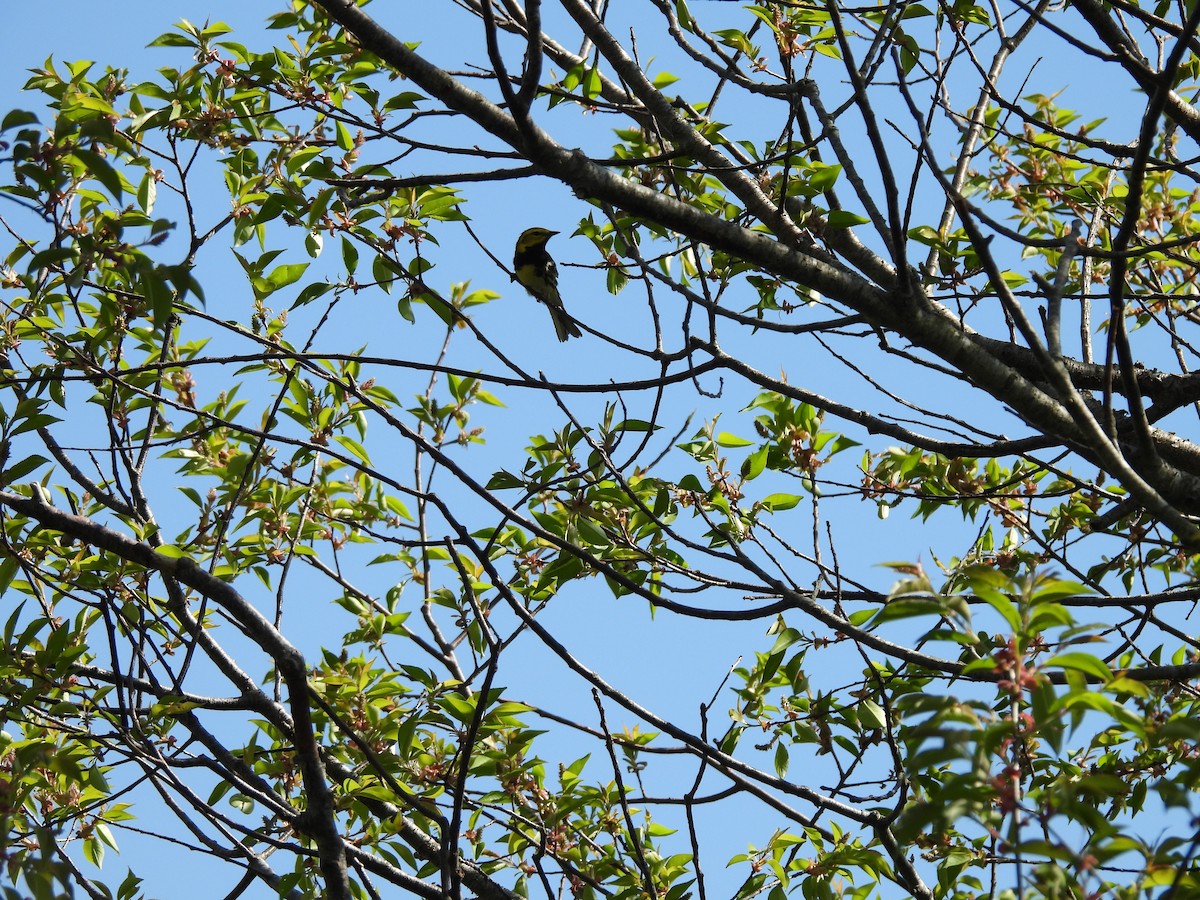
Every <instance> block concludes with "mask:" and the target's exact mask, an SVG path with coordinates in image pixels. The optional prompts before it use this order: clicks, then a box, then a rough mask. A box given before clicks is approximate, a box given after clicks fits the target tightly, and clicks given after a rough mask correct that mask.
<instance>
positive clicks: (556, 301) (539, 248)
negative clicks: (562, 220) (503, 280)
mask: <svg viewBox="0 0 1200 900" xmlns="http://www.w3.org/2000/svg"><path fill="white" fill-rule="evenodd" d="M556 234H558V232H557V231H550V230H548V229H546V228H526V229H525V230H524V231H522V232H521V236H520V237H519V238H517V249H516V252H515V253H514V254H513V273H514V274H515V275H516V276H517V281H519V282H520V283H521V285H522V286H523V287H524V288H525V290H527V291H529V293H530V295H531V296H532V297H534V298H535V299H536V300H537V301H538V302H540V303H544V304H545V306H546V309H548V310H550V318H551V319H552V320H553V321H554V333H555V334H557V335H558V339H559V340H560V341H565V340H566V339H567V338H570V337H579V336H580V331H579V326H578V325H576V324H575V321H574V320H573V319H572V318H571V317H570V316H569V315H568V314H567V308H566V307H565V306H563V301H562V297H561V296H559V293H558V266H556V265H555V264H554V260H553V259H551V258H550V254H549V253H548V252H546V242H547V241H548V240H550V238H552V237H554V235H556Z"/></svg>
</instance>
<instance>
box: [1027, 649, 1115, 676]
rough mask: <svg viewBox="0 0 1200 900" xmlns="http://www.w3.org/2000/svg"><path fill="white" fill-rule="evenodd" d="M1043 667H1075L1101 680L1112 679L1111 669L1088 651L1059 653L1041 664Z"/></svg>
mask: <svg viewBox="0 0 1200 900" xmlns="http://www.w3.org/2000/svg"><path fill="white" fill-rule="evenodd" d="M1041 668H1043V669H1052V668H1057V669H1075V670H1077V671H1079V672H1083V673H1084V674H1086V675H1091V676H1093V677H1095V678H1098V679H1100V680H1101V681H1103V682H1108V681H1110V680H1111V679H1112V670H1111V669H1110V668H1109V667H1108V666H1107V665H1105V664H1104V661H1103V660H1101V659H1099V658H1097V657H1095V656H1092V655H1091V654H1090V653H1059V654H1058V655H1057V656H1052V657H1051V658H1050V659H1048V660H1046V661H1045V662H1043V663H1042V664H1041Z"/></svg>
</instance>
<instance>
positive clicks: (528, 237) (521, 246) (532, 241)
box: [517, 228, 558, 250]
mask: <svg viewBox="0 0 1200 900" xmlns="http://www.w3.org/2000/svg"><path fill="white" fill-rule="evenodd" d="M556 234H558V232H557V231H551V230H550V229H548V228H526V229H525V230H524V231H522V232H521V236H520V237H519V238H517V250H529V249H531V248H533V247H543V246H545V244H546V241H548V240H550V238H552V237H554V236H555V235H556Z"/></svg>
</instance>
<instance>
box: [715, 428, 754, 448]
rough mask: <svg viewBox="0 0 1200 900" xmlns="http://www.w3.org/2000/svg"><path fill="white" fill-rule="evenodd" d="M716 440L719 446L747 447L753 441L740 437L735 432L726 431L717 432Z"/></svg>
mask: <svg viewBox="0 0 1200 900" xmlns="http://www.w3.org/2000/svg"><path fill="white" fill-rule="evenodd" d="M716 442H717V446H719V447H749V446H751V445H752V444H753V443H754V441H748V440H746V439H745V438H740V437H738V436H737V435H736V434H730V433H729V432H728V431H722V432H721V433H720V434H718V435H717V437H716Z"/></svg>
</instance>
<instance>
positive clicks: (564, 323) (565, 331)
mask: <svg viewBox="0 0 1200 900" xmlns="http://www.w3.org/2000/svg"><path fill="white" fill-rule="evenodd" d="M546 307H547V309H549V310H550V318H551V319H553V320H554V333H555V334H557V335H558V339H559V340H560V341H565V340H567V339H568V338H573V337H582V335H583V332H581V331H580V330H579V326H578V325H576V324H575V320H574V319H572V318H571V317H570V316H569V315H567V312H566V310H564V309H559V308H557V307H555V306H554V305H553V304H551V303H547V304H546Z"/></svg>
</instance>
